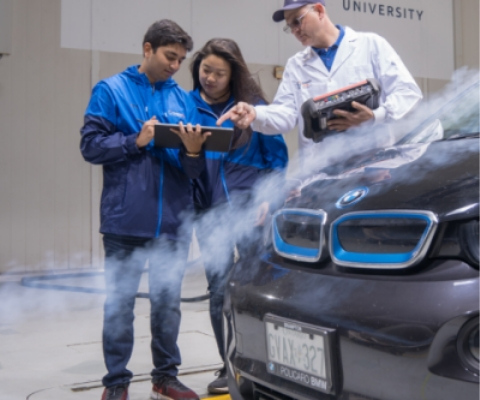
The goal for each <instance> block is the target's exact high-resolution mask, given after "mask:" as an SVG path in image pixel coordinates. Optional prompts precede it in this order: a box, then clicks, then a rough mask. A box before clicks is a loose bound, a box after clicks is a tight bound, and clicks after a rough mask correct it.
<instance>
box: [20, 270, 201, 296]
mask: <svg viewBox="0 0 480 400" xmlns="http://www.w3.org/2000/svg"><path fill="white" fill-rule="evenodd" d="M95 276H103V272H78V273H75V274H47V275H39V276H31V277H24V278H22V280H21V281H20V283H21V284H22V286H25V287H30V288H36V289H49V290H60V291H65V292H79V293H94V294H106V293H107V292H106V290H105V289H96V288H89V287H83V286H70V285H55V284H52V283H44V282H45V281H51V280H55V279H71V278H90V277H95ZM136 297H137V298H139V299H148V298H150V295H149V294H148V293H144V292H138V293H137V295H136ZM209 298H210V294H209V293H207V294H204V295H202V296H197V297H187V298H184V297H182V298H181V299H180V300H181V301H182V302H183V303H195V302H199V301H204V300H208V299H209Z"/></svg>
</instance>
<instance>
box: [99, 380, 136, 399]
mask: <svg viewBox="0 0 480 400" xmlns="http://www.w3.org/2000/svg"><path fill="white" fill-rule="evenodd" d="M129 398H130V397H128V384H126V385H117V386H113V387H109V388H105V390H104V391H103V395H102V400H128V399H129Z"/></svg>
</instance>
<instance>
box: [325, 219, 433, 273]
mask: <svg viewBox="0 0 480 400" xmlns="http://www.w3.org/2000/svg"><path fill="white" fill-rule="evenodd" d="M365 218H369V219H385V218H390V219H420V220H423V221H425V222H427V226H426V228H425V230H424V232H423V234H422V237H421V238H420V240H419V241H418V244H417V246H416V247H415V249H414V250H412V251H410V252H407V253H392V254H373V253H354V252H349V251H346V250H345V249H344V248H343V247H342V245H341V244H340V239H339V237H338V227H339V225H340V224H341V223H343V222H345V221H351V220H358V219H365ZM432 225H433V221H432V219H431V218H430V217H428V216H427V215H422V214H415V213H406V212H405V213H368V212H366V213H358V214H353V215H348V214H347V215H345V216H343V217H341V218H339V219H337V220H336V221H335V222H334V223H333V224H332V235H331V238H330V240H331V248H332V250H333V256H334V257H335V258H336V259H337V260H338V261H340V262H348V263H358V264H402V263H408V262H409V261H411V260H412V259H413V258H414V257H415V256H416V255H417V254H418V251H419V250H420V249H421V248H422V246H423V244H424V242H425V240H426V238H427V235H428V233H429V231H430V229H431V227H432Z"/></svg>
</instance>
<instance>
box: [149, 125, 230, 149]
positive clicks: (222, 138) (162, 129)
mask: <svg viewBox="0 0 480 400" xmlns="http://www.w3.org/2000/svg"><path fill="white" fill-rule="evenodd" d="M201 128H202V133H204V132H211V133H212V134H211V136H209V137H208V138H207V140H206V141H205V144H204V145H203V147H204V149H205V150H209V151H219V152H227V151H230V146H231V142H232V137H233V129H230V128H219V127H218V126H202V127H201ZM172 129H176V130H178V129H179V127H178V125H174V124H157V125H155V138H154V145H155V147H165V148H168V149H178V148H179V147H180V145H181V144H182V140H181V139H180V137H179V136H178V135H177V134H176V133H174V132H172Z"/></svg>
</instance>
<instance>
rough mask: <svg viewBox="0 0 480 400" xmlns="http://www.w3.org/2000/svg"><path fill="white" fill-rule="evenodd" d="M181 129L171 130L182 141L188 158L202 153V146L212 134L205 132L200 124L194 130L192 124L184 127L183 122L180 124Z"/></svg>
mask: <svg viewBox="0 0 480 400" xmlns="http://www.w3.org/2000/svg"><path fill="white" fill-rule="evenodd" d="M178 128H179V129H170V130H171V131H172V132H173V133H175V134H177V135H178V136H179V137H180V139H182V142H183V145H184V146H185V148H186V149H187V156H192V155H198V154H199V153H200V152H201V151H202V146H203V144H204V143H205V141H206V140H207V138H208V137H209V136H210V135H211V134H212V133H211V132H203V133H202V128H201V126H200V125H199V124H197V125H196V126H195V130H194V129H193V126H192V124H187V125H183V123H182V122H180V123H179V124H178Z"/></svg>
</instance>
